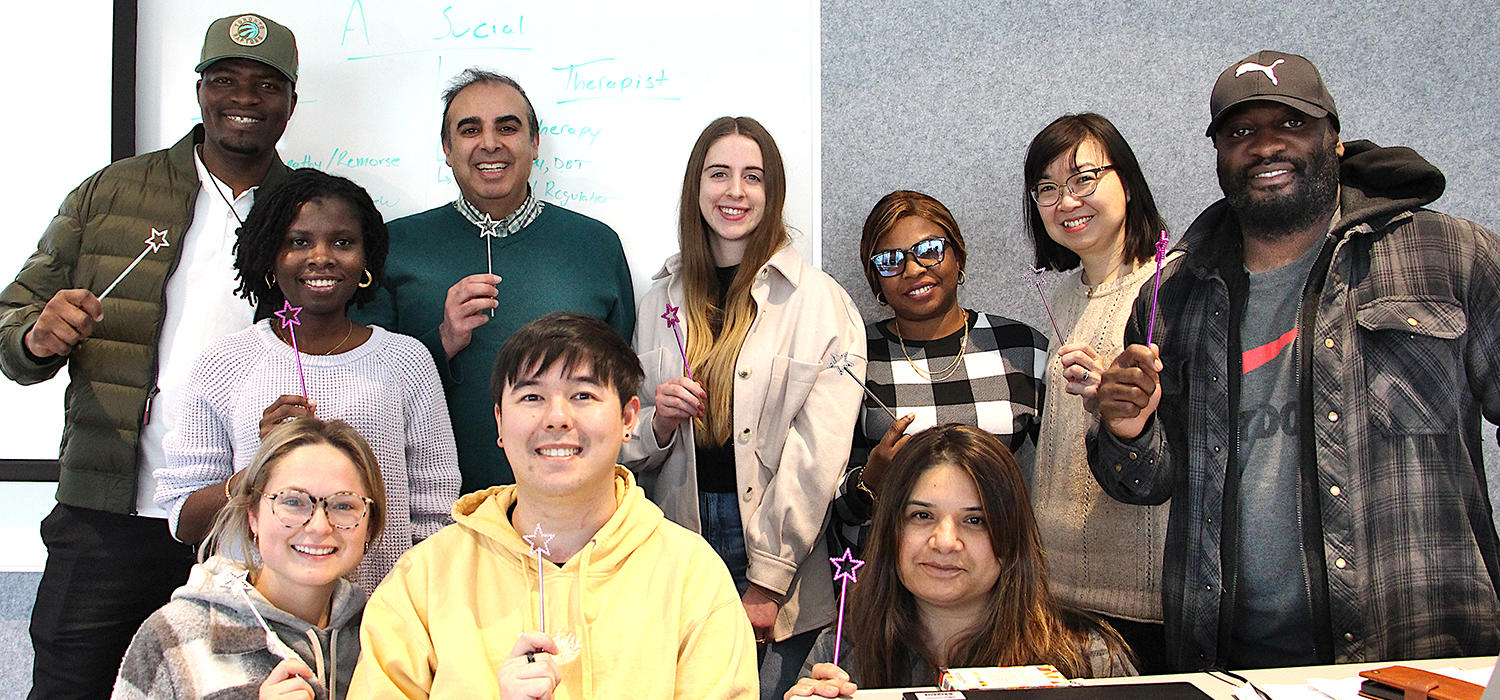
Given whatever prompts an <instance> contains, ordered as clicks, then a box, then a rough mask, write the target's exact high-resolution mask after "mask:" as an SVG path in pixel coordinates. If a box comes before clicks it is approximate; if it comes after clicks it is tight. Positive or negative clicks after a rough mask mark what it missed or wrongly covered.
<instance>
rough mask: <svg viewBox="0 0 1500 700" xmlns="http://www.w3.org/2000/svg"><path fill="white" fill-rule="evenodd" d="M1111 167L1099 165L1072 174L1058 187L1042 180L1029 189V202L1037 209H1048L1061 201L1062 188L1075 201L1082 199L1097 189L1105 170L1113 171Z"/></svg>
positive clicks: (1053, 183) (1113, 167)
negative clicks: (1065, 188) (1037, 207)
mask: <svg viewBox="0 0 1500 700" xmlns="http://www.w3.org/2000/svg"><path fill="white" fill-rule="evenodd" d="M1114 169H1115V166H1113V165H1101V166H1099V167H1097V168H1089V169H1087V170H1080V171H1078V172H1076V173H1073V176H1072V177H1070V178H1068V179H1067V180H1065V181H1063V184H1061V185H1059V184H1057V183H1055V182H1051V181H1048V180H1043V181H1041V182H1038V183H1036V186H1035V187H1033V188H1031V201H1033V202H1036V205H1037V206H1039V207H1050V206H1052V205H1054V204H1057V203H1058V202H1061V201H1062V196H1063V187H1067V188H1068V194H1071V195H1073V197H1074V198H1075V199H1082V198H1084V197H1087V196H1089V195H1091V194H1093V193H1094V190H1097V189H1099V180H1100V179H1102V177H1103V173H1104V171H1106V170H1114Z"/></svg>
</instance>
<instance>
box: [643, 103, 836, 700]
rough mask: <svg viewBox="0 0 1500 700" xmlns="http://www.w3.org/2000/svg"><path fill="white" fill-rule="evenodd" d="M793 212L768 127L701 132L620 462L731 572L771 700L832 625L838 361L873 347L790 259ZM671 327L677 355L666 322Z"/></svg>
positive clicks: (646, 329)
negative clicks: (785, 213)
mask: <svg viewBox="0 0 1500 700" xmlns="http://www.w3.org/2000/svg"><path fill="white" fill-rule="evenodd" d="M785 200H786V172H785V169H784V167H783V164H782V160H781V153H780V151H779V150H778V149H777V148H776V142H775V140H773V139H772V138H771V135H770V133H768V132H767V131H766V129H765V128H764V127H763V126H761V124H760V123H759V122H757V121H755V120H754V119H750V118H748V117H721V118H719V119H716V120H714V121H713V122H712V123H710V124H709V125H708V127H707V128H705V129H704V130H703V133H702V134H700V135H699V137H698V141H697V143H696V144H694V146H693V150H692V153H691V154H690V155H689V157H688V163H687V170H686V172H685V173H684V175H683V182H682V197H681V200H680V203H679V206H680V210H679V218H678V235H679V240H680V244H681V247H682V252H681V253H680V254H679V255H674V256H672V257H671V258H669V259H668V260H667V262H666V265H665V267H663V269H662V270H661V272H659V273H657V275H656V277H655V282H654V284H653V285H652V287H651V289H650V291H648V292H647V293H646V296H645V298H644V299H642V301H641V305H640V310H639V313H638V314H637V317H638V318H640V319H642V320H641V321H640V322H639V323H637V324H636V330H635V349H636V352H638V353H640V354H641V365H642V366H643V368H644V369H645V371H646V377H645V381H644V382H642V384H641V387H642V396H641V404H642V407H641V415H640V425H641V433H642V436H641V437H642V438H643V439H637V440H631V441H630V442H628V443H626V444H625V448H624V450H623V451H622V453H621V455H620V457H621V461H622V462H623V463H624V464H625V465H626V466H628V467H630V468H631V469H633V470H634V471H636V472H637V473H638V474H640V483H641V485H642V486H643V487H644V488H645V490H646V494H647V495H648V496H650V497H651V500H653V501H655V502H656V503H657V504H658V505H660V506H661V508H662V510H663V511H665V512H666V515H667V517H668V518H670V519H672V520H673V521H674V522H677V523H679V524H681V525H683V526H684V527H687V528H688V529H690V530H693V531H695V532H699V533H702V535H703V536H704V538H705V539H707V540H708V542H709V544H710V545H712V546H713V548H714V550H715V551H716V552H718V553H719V556H721V557H722V558H723V559H724V561H725V563H726V564H727V565H728V566H729V571H730V573H731V574H732V575H733V577H734V579H735V583H736V585H737V586H738V587H739V589H740V592H741V595H742V602H743V604H744V607H745V613H746V615H747V616H748V617H749V618H750V624H751V627H752V628H753V629H754V630H755V634H756V638H757V640H758V641H759V642H761V643H763V644H768V645H769V646H768V647H764V648H763V649H764V651H763V655H762V657H763V660H762V663H761V686H762V688H766V689H770V688H774V687H777V686H778V685H779V686H782V687H784V686H785V685H789V684H790V683H791V680H792V679H795V678H796V673H797V671H798V670H799V669H800V668H801V666H802V660H803V658H804V657H805V656H806V653H807V648H808V647H809V646H810V645H811V643H812V640H813V638H814V637H815V635H816V633H817V630H818V629H819V628H821V627H823V626H824V625H827V624H828V623H829V622H831V621H832V620H833V609H834V602H835V600H834V591H833V579H832V572H831V567H830V566H829V562H828V553H827V547H826V543H825V541H824V538H823V536H822V530H823V521H824V516H825V515H826V513H827V510H828V503H829V500H830V499H831V497H832V495H833V492H834V486H835V484H836V482H837V481H838V478H839V475H840V474H841V473H842V472H843V465H844V460H845V458H847V457H848V454H849V439H850V435H851V434H852V433H853V429H854V418H855V414H856V412H857V410H858V409H857V407H858V405H859V396H860V393H861V392H860V388H859V384H858V381H859V380H857V379H850V378H849V377H847V376H842V375H841V373H840V372H839V371H838V370H837V369H834V368H831V367H830V366H829V361H830V359H831V357H832V356H833V355H835V354H842V353H848V352H850V351H851V350H852V351H853V352H854V354H856V355H857V354H859V352H860V351H861V350H862V349H863V347H864V332H863V331H864V324H863V323H862V322H861V321H860V318H859V312H858V311H856V310H855V308H854V304H853V303H852V302H851V301H850V300H849V295H848V294H846V293H845V292H844V290H843V289H842V288H841V287H839V285H838V283H837V282H834V281H833V278H831V277H829V276H828V275H827V274H826V273H824V272H823V271H822V270H819V269H818V268H816V267H814V266H812V265H809V264H808V263H807V261H806V260H804V259H803V258H802V256H801V255H800V254H799V253H798V252H797V250H796V249H795V248H793V247H792V246H791V245H790V239H789V237H788V234H787V229H786V226H785V224H784V223H783V222H782V213H781V209H782V204H783V203H784V202H785ZM674 314H675V315H676V316H675V317H676V319H678V321H679V322H680V325H679V326H678V329H677V330H679V331H680V332H681V339H682V343H683V344H682V345H681V346H679V344H678V336H677V334H676V333H674V330H673V328H671V327H669V325H668V322H667V321H664V320H663V316H664V315H665V316H667V317H673V316H674ZM684 354H685V355H686V360H687V362H686V365H687V366H684V362H683V355H684ZM854 371H855V372H856V373H858V371H859V368H858V367H856V368H855V370H854ZM770 697H775V695H774V694H772V695H770Z"/></svg>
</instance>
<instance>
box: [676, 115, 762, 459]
mask: <svg viewBox="0 0 1500 700" xmlns="http://www.w3.org/2000/svg"><path fill="white" fill-rule="evenodd" d="M734 134H739V135H741V136H747V137H749V138H750V139H751V140H752V141H754V142H755V144H756V145H757V146H759V147H760V158H761V164H762V167H763V168H764V171H765V190H766V206H765V211H764V212H763V213H762V214H761V218H760V223H759V224H757V225H756V227H755V230H754V231H753V232H751V234H750V237H749V246H748V247H747V248H746V250H745V257H744V258H743V259H742V260H741V261H740V266H739V271H738V272H737V273H735V277H734V280H733V281H731V282H730V283H729V289H728V290H726V291H725V294H724V307H723V308H719V307H718V306H716V305H715V300H717V299H718V297H719V280H718V278H717V277H716V276H715V274H714V267H715V263H714V256H713V251H712V249H711V248H710V243H709V241H710V239H711V237H712V236H715V235H717V234H715V233H714V232H713V230H712V229H710V228H709V226H708V222H707V221H705V220H704V219H703V213H702V212H701V211H700V210H699V209H698V195H699V192H700V189H701V183H702V181H703V165H704V162H705V161H706V160H707V159H708V149H709V147H711V146H713V144H714V143H716V142H717V141H718V140H719V139H721V138H724V137H726V136H730V135H734ZM785 203H786V168H785V167H784V166H783V164H782V162H781V151H780V150H779V149H778V148H776V141H775V140H774V139H772V138H771V134H770V132H768V131H766V128H765V127H763V126H761V125H760V122H758V121H755V120H754V119H751V118H750V117H719V118H718V119H715V120H713V122H711V123H709V125H708V126H707V127H706V128H704V129H703V133H701V134H699V135H698V141H697V143H694V144H693V151H692V154H691V155H689V156H688V162H687V169H686V171H685V172H684V173H683V176H682V199H681V200H680V201H679V203H678V216H677V235H678V243H679V245H680V246H681V249H682V291H683V298H684V300H685V301H684V302H683V311H684V312H685V313H686V315H687V318H686V319H685V320H686V321H687V328H688V335H687V340H686V347H687V355H688V364H689V365H690V366H691V367H692V368H693V377H694V378H695V379H697V380H698V381H699V382H701V383H702V384H703V388H704V389H705V390H707V392H708V406H706V407H705V411H704V416H703V417H702V418H694V419H693V427H694V429H695V430H697V431H699V434H700V435H701V436H702V437H701V438H700V440H701V444H704V445H719V444H722V443H723V442H724V441H725V440H728V439H729V436H730V433H731V432H732V427H731V425H730V423H731V421H732V420H733V418H734V416H733V415H732V413H733V407H734V382H733V375H734V366H735V363H736V362H737V361H738V360H739V356H740V346H741V345H743V344H744V342H745V336H746V335H747V334H748V333H749V332H750V324H751V322H752V321H754V320H755V312H756V306H755V300H754V299H752V298H751V297H750V286H751V284H752V283H753V282H754V281H755V273H756V272H757V271H758V270H759V269H760V267H761V266H762V265H764V264H766V261H767V260H770V259H771V256H772V255H775V254H776V251H777V250H779V249H781V246H783V245H785V244H786V243H787V241H788V240H789V239H788V237H787V232H786V223H785V222H784V221H783V220H782V217H781V208H782V205H783V204H785Z"/></svg>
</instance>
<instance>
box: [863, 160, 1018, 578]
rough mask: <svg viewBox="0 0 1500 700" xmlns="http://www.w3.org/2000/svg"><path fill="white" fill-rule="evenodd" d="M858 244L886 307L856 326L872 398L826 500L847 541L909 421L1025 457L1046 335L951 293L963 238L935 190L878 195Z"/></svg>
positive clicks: (912, 428)
mask: <svg viewBox="0 0 1500 700" xmlns="http://www.w3.org/2000/svg"><path fill="white" fill-rule="evenodd" d="M859 255H860V258H861V259H862V260H864V263H865V264H864V268H865V279H866V281H867V282H869V285H870V292H871V293H872V294H874V295H875V300H876V301H877V302H879V303H880V304H882V305H888V306H890V308H891V312H892V317H891V318H888V319H884V320H881V321H875V322H873V323H870V324H869V325H868V326H866V328H865V334H866V337H867V339H868V340H867V343H866V356H867V360H868V364H867V366H866V369H865V386H866V387H867V388H869V390H870V393H872V394H873V395H874V396H875V397H876V398H878V399H879V403H877V402H876V400H875V398H870V397H868V396H867V397H866V398H865V400H864V404H863V405H862V406H861V410H860V421H859V427H858V430H857V431H856V434H855V444H854V451H853V453H852V455H851V457H850V460H849V466H850V467H851V469H850V470H849V472H848V473H847V475H846V476H845V479H844V483H843V485H842V487H841V489H840V494H841V495H840V497H839V499H838V501H837V503H836V508H835V510H836V515H837V518H836V521H835V522H836V524H838V525H839V527H838V536H839V538H840V539H841V540H842V545H844V546H850V547H853V548H856V549H857V548H858V540H859V539H860V537H859V534H858V532H859V529H860V526H862V525H863V524H864V523H865V522H867V521H868V520H869V514H870V509H871V507H872V505H873V503H872V499H873V498H875V497H876V496H878V495H879V494H880V488H881V486H880V484H881V481H883V480H884V477H885V472H886V468H887V467H888V466H889V465H890V463H891V459H892V458H893V457H894V456H895V454H896V451H897V450H899V449H900V448H901V445H903V444H904V443H905V442H906V440H907V439H909V437H910V436H909V433H915V432H917V431H919V430H922V429H925V428H930V427H932V426H934V425H939V424H943V423H964V424H968V425H974V426H978V427H980V428H982V429H984V430H985V431H986V432H989V433H990V434H992V435H994V436H996V437H997V438H999V439H1000V440H1001V442H1003V443H1005V445H1006V447H1008V448H1009V449H1010V450H1011V452H1012V453H1014V454H1016V455H1017V458H1018V461H1019V462H1020V463H1021V464H1022V465H1023V466H1022V469H1023V470H1026V469H1029V468H1030V465H1031V460H1032V458H1033V456H1034V454H1035V448H1036V440H1037V430H1038V428H1039V426H1040V425H1041V407H1042V395H1043V391H1044V389H1043V384H1042V370H1043V366H1044V363H1045V362H1046V357H1047V338H1046V337H1045V336H1043V335H1042V334H1041V333H1039V332H1038V331H1037V330H1036V329H1034V328H1032V327H1031V326H1029V325H1027V324H1025V323H1022V322H1020V321H1015V320H1012V319H1009V318H1005V317H1003V316H997V315H994V314H988V313H982V312H978V311H972V310H969V309H965V308H963V307H962V306H960V305H959V303H958V288H959V286H960V285H962V284H963V282H964V264H965V263H966V262H967V261H968V249H967V248H966V247H965V246H964V238H963V234H962V233H960V232H959V228H958V222H957V221H955V220H954V218H953V214H952V213H950V212H949V211H948V208H947V207H945V206H943V203H942V202H939V201H938V200H936V199H934V198H933V197H931V196H928V195H925V194H922V193H921V192H912V191H909V190H898V191H895V192H892V193H890V194H888V195H886V196H884V197H882V198H881V199H880V201H879V202H876V204H875V208H874V209H872V210H871V211H870V214H869V216H868V217H866V218H865V225H864V234H863V236H862V237H861V238H860V242H859ZM881 403H883V404H884V405H885V407H889V408H890V409H891V411H893V412H894V413H895V414H896V417H895V418H893V417H892V416H891V413H890V412H887V411H886V408H884V407H882V406H881V405H880V404H881Z"/></svg>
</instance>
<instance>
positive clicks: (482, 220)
mask: <svg viewBox="0 0 1500 700" xmlns="http://www.w3.org/2000/svg"><path fill="white" fill-rule="evenodd" d="M477 226H479V237H480V238H483V237H485V236H491V237H494V238H499V237H500V222H498V221H496V220H494V219H493V218H490V215H489V214H485V215H484V216H481V217H479V223H478V224H477Z"/></svg>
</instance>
